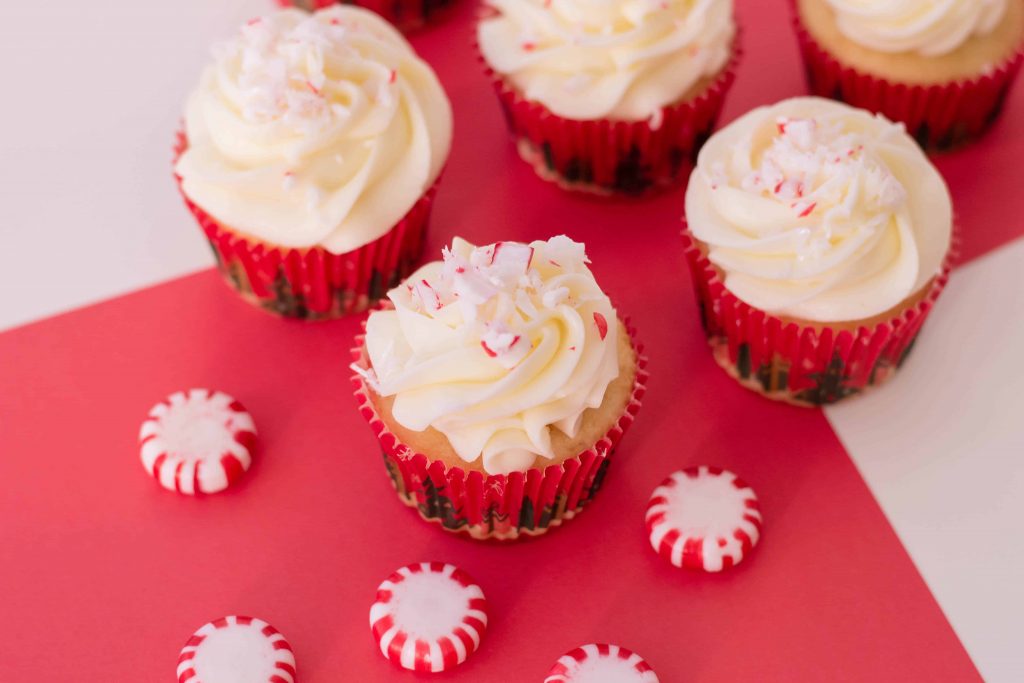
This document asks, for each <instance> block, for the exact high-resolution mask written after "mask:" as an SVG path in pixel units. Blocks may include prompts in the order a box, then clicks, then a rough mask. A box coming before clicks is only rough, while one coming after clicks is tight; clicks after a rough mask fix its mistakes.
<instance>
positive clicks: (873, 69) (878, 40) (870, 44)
mask: <svg viewBox="0 0 1024 683" xmlns="http://www.w3.org/2000/svg"><path fill="white" fill-rule="evenodd" d="M793 2H794V3H795V7H796V29H797V35H798V37H799V40H800V47H801V51H802V53H803V57H804V61H805V64H806V67H807V78H808V83H809V84H810V87H811V90H812V91H813V92H814V93H815V94H817V95H822V96H826V97H832V98H835V99H839V100H843V101H845V102H847V103H849V104H852V105H854V106H858V107H863V108H865V109H869V110H871V111H875V112H879V113H882V114H885V115H886V116H887V117H888V118H890V119H891V120H894V121H901V122H903V123H905V124H906V126H907V130H908V131H910V133H911V135H913V136H914V137H915V138H916V139H917V141H918V142H919V143H920V144H921V145H922V146H925V147H929V148H936V149H944V148H948V147H952V146H956V145H958V144H961V143H963V142H966V141H968V140H971V139H973V138H975V137H977V136H978V135H980V134H981V133H982V132H984V131H985V130H986V129H987V128H988V126H989V125H990V124H991V123H992V122H993V120H994V119H995V118H996V116H997V115H998V113H999V112H1000V110H1001V109H1002V105H1003V102H1004V100H1005V99H1006V94H1007V92H1008V90H1009V88H1010V86H1011V85H1012V83H1013V81H1014V79H1015V78H1016V75H1017V73H1018V72H1019V71H1020V65H1021V61H1022V57H1024V51H1022V46H1024V3H1022V2H1020V0H944V1H942V2H939V1H937V0H793Z"/></svg>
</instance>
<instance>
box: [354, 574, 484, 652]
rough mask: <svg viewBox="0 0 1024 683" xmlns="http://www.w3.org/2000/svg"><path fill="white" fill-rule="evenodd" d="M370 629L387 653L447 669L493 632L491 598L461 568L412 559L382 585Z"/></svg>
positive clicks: (375, 603) (371, 614)
mask: <svg viewBox="0 0 1024 683" xmlns="http://www.w3.org/2000/svg"><path fill="white" fill-rule="evenodd" d="M370 630H371V632H372V633H373V639H374V641H376V643H377V646H378V647H379V648H380V651H381V653H382V654H383V655H384V656H385V657H386V658H387V659H389V660H391V661H392V662H394V663H395V664H397V665H398V666H401V667H403V668H406V669H409V670H411V671H421V672H433V671H446V670H448V669H451V668H454V667H455V666H458V665H459V664H461V663H462V662H464V661H466V658H467V657H469V656H470V655H471V654H473V653H474V652H476V650H477V648H479V647H480V641H481V640H482V639H483V636H484V633H485V632H486V631H487V599H486V598H485V597H484V593H483V590H481V588H480V586H478V585H477V584H476V582H475V581H473V579H472V578H471V577H470V576H469V575H468V574H466V573H465V572H464V571H462V570H461V569H458V568H457V567H454V566H452V565H450V564H444V563H443V562H422V563H420V564H411V565H407V566H405V567H402V568H401V569H398V570H397V571H395V572H394V573H393V574H392V575H391V576H389V577H388V578H387V579H385V581H384V582H383V583H381V584H380V586H379V587H378V588H377V599H376V600H375V601H374V603H373V606H372V607H371V608H370Z"/></svg>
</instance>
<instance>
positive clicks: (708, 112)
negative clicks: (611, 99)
mask: <svg viewBox="0 0 1024 683" xmlns="http://www.w3.org/2000/svg"><path fill="white" fill-rule="evenodd" d="M477 51H478V55H479V59H480V62H481V64H483V67H484V70H485V72H486V73H487V76H488V78H490V79H491V82H492V84H493V86H494V89H495V92H496V93H497V95H498V100H499V101H500V103H501V108H502V110H503V111H504V113H505V120H506V122H507V124H508V128H509V132H510V133H511V135H512V138H513V139H514V140H515V142H516V145H517V148H518V151H519V155H520V156H521V157H522V158H523V160H524V161H526V162H527V163H529V164H531V165H532V166H533V168H534V170H535V171H537V174H538V175H540V176H541V177H542V178H544V179H545V180H550V181H552V182H555V183H557V184H559V185H560V186H562V187H564V188H566V189H572V190H582V191H585V192H593V193H596V194H604V195H627V196H640V195H645V194H649V193H652V192H656V191H657V190H660V189H665V188H669V187H673V186H675V185H678V184H679V183H681V182H682V181H683V180H685V178H686V177H687V176H688V173H689V171H690V169H691V168H692V166H693V164H694V163H695V161H696V158H697V153H698V152H699V151H700V148H701V146H702V145H703V144H704V142H705V141H706V140H707V139H708V138H709V137H710V136H711V132H712V130H713V129H714V127H715V123H716V122H717V121H718V116H719V114H720V113H721V111H722V105H723V103H724V102H725V96H726V93H727V92H728V91H729V88H730V87H731V86H732V84H733V81H734V80H735V79H736V66H737V65H738V64H739V61H740V58H741V55H742V51H741V49H740V36H739V34H738V33H737V36H736V39H735V41H734V43H733V52H732V57H731V58H730V60H729V63H728V64H727V65H726V66H725V68H723V69H722V71H721V72H720V73H719V74H718V76H717V77H716V78H715V80H714V81H712V82H711V83H710V84H709V85H708V86H707V88H705V89H704V91H703V92H701V93H700V95H698V96H696V97H695V98H693V99H690V100H686V101H683V102H679V103H677V104H674V105H669V106H666V107H663V108H662V109H660V110H659V111H658V113H657V114H656V115H655V116H653V117H651V118H650V119H646V120H643V121H612V120H607V119H603V120H593V121H578V120H573V119H566V118H562V117H560V116H557V115H556V114H554V113H553V112H551V110H549V109H548V108H547V107H545V106H544V105H543V104H541V103H539V102H534V101H531V100H528V99H526V98H525V97H524V96H523V95H522V94H521V93H520V92H519V91H518V90H517V89H516V88H515V86H513V85H512V83H511V82H509V81H508V80H507V79H506V78H504V77H503V76H502V75H501V74H499V73H497V72H495V71H494V70H493V69H492V68H491V67H490V66H489V65H488V64H487V61H486V60H485V59H484V58H483V55H482V54H480V53H479V45H477Z"/></svg>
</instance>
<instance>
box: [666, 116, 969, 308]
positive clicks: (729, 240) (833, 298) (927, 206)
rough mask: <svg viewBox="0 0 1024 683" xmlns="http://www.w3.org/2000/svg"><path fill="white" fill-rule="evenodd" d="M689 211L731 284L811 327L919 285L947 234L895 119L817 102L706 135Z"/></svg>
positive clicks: (941, 252)
mask: <svg viewBox="0 0 1024 683" xmlns="http://www.w3.org/2000/svg"><path fill="white" fill-rule="evenodd" d="M686 215H687V220H688V222H689V226H690V230H691V231H692V232H693V234H694V235H695V236H696V237H697V238H698V239H699V240H701V241H702V242H704V243H705V245H707V247H708V249H709V258H710V260H711V262H712V263H713V264H714V265H716V266H717V267H718V268H719V269H720V270H722V271H723V272H724V274H725V286H726V288H727V289H729V291H731V292H732V293H733V294H735V295H736V296H737V297H739V298H740V299H741V300H743V301H745V302H747V303H748V304H750V305H752V306H755V307H757V308H760V309H762V310H765V311H768V312H770V313H774V314H778V315H784V316H789V317H792V318H798V319H802V320H809V321H817V322H844V321H857V320H864V319H867V318H870V317H872V316H875V315H878V314H880V313H884V312H885V311H888V310H889V309H891V308H893V307H894V306H896V305H898V304H899V303H900V302H901V301H903V300H905V299H907V298H908V297H910V296H911V295H913V294H915V293H916V292H918V291H920V290H921V289H922V288H923V287H924V286H925V285H926V284H927V283H928V282H929V281H930V280H931V279H932V278H933V277H934V276H935V275H936V274H938V272H939V270H940V268H941V265H942V261H943V258H944V257H945V255H946V252H947V251H948V249H949V244H950V238H951V231H952V205H951V200H950V197H949V191H948V190H947V188H946V184H945V182H944V181H943V179H942V176H940V175H939V172H938V171H937V170H936V169H935V167H934V166H932V164H931V162H930V161H929V160H928V158H927V157H926V156H925V155H924V153H923V152H922V151H921V149H920V148H919V147H918V146H917V145H916V144H915V143H914V141H913V140H912V139H911V138H910V137H909V136H908V135H907V134H906V132H905V131H904V129H903V126H902V124H900V125H897V124H893V123H891V122H890V121H889V120H887V119H886V118H884V117H882V116H874V115H872V114H870V113H868V112H865V111H863V110H859V109H854V108H852V107H849V106H847V105H845V104H840V103H838V102H832V101H830V100H824V99H819V98H814V97H804V98H795V99H791V100H785V101H783V102H780V103H778V104H776V105H774V106H770V107H760V108H758V109H754V110H753V111H751V112H749V113H747V114H746V115H744V116H743V117H741V118H739V119H737V120H736V121H734V122H733V123H731V124H730V125H728V126H727V127H725V128H724V129H722V130H721V131H719V132H718V133H716V134H715V135H713V136H712V137H711V139H710V140H709V141H708V143H707V144H706V145H705V146H704V148H703V149H702V150H701V152H700V156H699V157H698V160H697V168H696V170H695V171H694V173H693V175H692V177H691V179H690V185H689V187H688V189H687V192H686Z"/></svg>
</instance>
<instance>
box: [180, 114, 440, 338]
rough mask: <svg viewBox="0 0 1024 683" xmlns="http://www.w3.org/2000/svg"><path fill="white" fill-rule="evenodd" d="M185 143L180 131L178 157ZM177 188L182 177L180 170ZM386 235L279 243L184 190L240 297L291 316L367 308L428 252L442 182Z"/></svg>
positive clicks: (329, 314) (322, 316)
mask: <svg viewBox="0 0 1024 683" xmlns="http://www.w3.org/2000/svg"><path fill="white" fill-rule="evenodd" d="M187 146H188V142H187V140H186V139H185V136H184V134H183V133H178V142H177V144H176V146H175V149H174V158H175V161H177V159H178V157H179V156H181V153H182V152H183V151H184V150H185V149H186V147H187ZM174 177H175V181H176V182H177V183H178V189H179V190H181V178H180V177H179V176H178V175H177V174H175V176H174ZM439 181H440V179H438V181H435V183H434V185H433V186H432V187H431V188H430V189H429V190H428V191H427V192H426V194H424V195H423V197H421V198H420V199H419V200H418V201H417V202H416V203H415V204H414V205H413V207H412V208H411V209H409V212H408V213H407V214H406V215H405V216H404V217H403V218H402V219H401V220H400V221H399V222H398V224H397V225H395V226H394V227H392V228H391V229H390V230H388V231H387V232H386V233H384V234H383V235H382V236H380V237H378V238H377V239H376V240H374V241H372V242H370V243H368V244H364V245H363V246H361V247H359V248H357V249H354V250H352V251H349V252H345V253H343V254H334V253H331V252H329V251H327V250H326V249H324V248H322V247H308V248H302V249H296V248H291V247H278V246H275V245H271V244H268V243H266V242H262V241H259V240H255V239H251V238H249V237H247V236H245V235H243V234H241V233H238V232H235V231H234V230H231V229H230V228H227V227H225V226H223V225H221V224H220V223H218V222H217V221H216V220H215V219H214V218H213V217H212V216H210V215H209V214H208V213H206V211H204V210H203V209H202V208H200V207H199V206H197V205H196V204H195V203H194V202H192V201H191V200H190V199H189V198H188V197H187V196H186V195H185V193H184V191H182V192H181V196H182V197H183V198H184V200H185V204H186V206H188V208H189V210H190V211H191V212H192V215H194V216H195V218H196V220H197V221H198V223H199V226H200V228H202V230H203V233H205V235H206V238H207V239H208V240H209V242H210V247H211V248H212V249H213V254H214V256H215V257H216V259H217V268H218V269H219V270H220V271H221V273H222V274H223V275H224V279H225V280H226V281H227V283H228V284H229V285H230V286H231V287H232V288H233V289H235V290H236V291H237V292H238V293H239V294H240V295H241V296H242V298H243V299H245V300H246V301H248V302H250V303H252V304H254V305H256V306H258V307H260V308H262V309H263V310H265V311H268V312H270V313H274V314H277V315H281V316H285V317H289V318H303V319H310V320H316V319H329V318H337V317H340V316H343V315H350V314H353V313H359V312H362V311H365V310H367V309H368V308H369V307H370V306H372V305H373V304H374V303H375V302H376V301H378V300H380V299H382V298H383V297H384V295H385V294H387V292H388V290H389V289H391V288H392V287H394V286H396V285H397V284H398V283H399V282H401V281H402V279H403V278H405V277H406V276H407V275H409V273H411V272H412V271H413V269H414V266H415V265H416V263H417V262H418V261H419V259H420V256H421V255H422V253H423V243H424V240H425V238H426V232H427V227H428V224H429V220H430V210H431V207H432V204H433V200H434V195H435V193H436V191H437V184H438V182H439Z"/></svg>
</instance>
